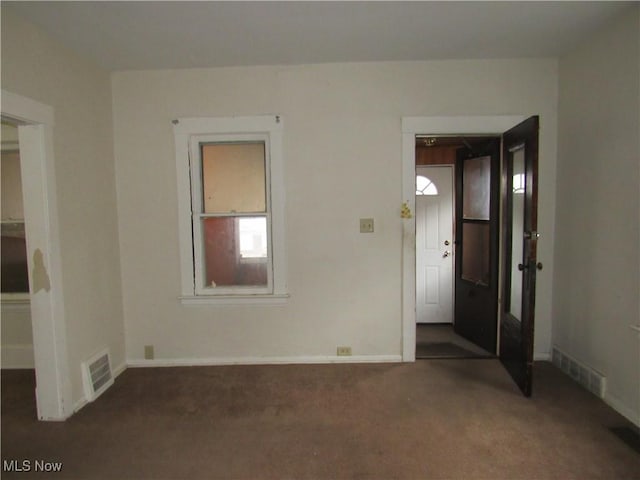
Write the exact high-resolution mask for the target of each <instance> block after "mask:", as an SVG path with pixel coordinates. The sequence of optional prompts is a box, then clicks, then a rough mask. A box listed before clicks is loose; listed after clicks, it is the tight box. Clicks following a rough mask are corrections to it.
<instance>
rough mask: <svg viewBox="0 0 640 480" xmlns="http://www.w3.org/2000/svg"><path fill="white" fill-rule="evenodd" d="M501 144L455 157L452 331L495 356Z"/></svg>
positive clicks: (489, 142)
mask: <svg viewBox="0 0 640 480" xmlns="http://www.w3.org/2000/svg"><path fill="white" fill-rule="evenodd" d="M499 182H500V139H499V138H491V139H487V141H486V142H484V143H482V144H479V145H474V146H473V147H471V146H470V147H465V148H461V149H459V150H458V151H457V156H456V232H455V238H456V240H455V247H456V250H455V251H456V255H455V304H454V305H455V313H454V330H455V332H456V333H458V334H459V335H461V336H463V337H465V338H466V339H468V340H470V341H471V342H473V343H475V344H476V345H478V346H480V347H482V348H484V349H485V350H486V351H487V352H489V353H493V354H495V353H497V352H496V337H497V319H498V305H497V298H498V268H499V266H498V262H499V255H498V244H499V201H500V183H499Z"/></svg>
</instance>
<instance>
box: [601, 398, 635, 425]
mask: <svg viewBox="0 0 640 480" xmlns="http://www.w3.org/2000/svg"><path fill="white" fill-rule="evenodd" d="M604 401H605V403H606V404H607V405H609V406H610V407H611V408H613V409H614V410H615V411H616V412H618V413H619V414H620V415H622V416H623V417H625V418H626V419H627V420H629V421H630V422H631V423H633V424H634V425H635V426H636V427H639V428H640V411H638V410H635V411H634V410H632V409H631V408H629V407H628V406H626V405H624V404H623V403H622V402H621V401H620V399H618V398H617V397H615V396H613V395H611V394H610V393H609V392H607V393H606V394H605V396H604Z"/></svg>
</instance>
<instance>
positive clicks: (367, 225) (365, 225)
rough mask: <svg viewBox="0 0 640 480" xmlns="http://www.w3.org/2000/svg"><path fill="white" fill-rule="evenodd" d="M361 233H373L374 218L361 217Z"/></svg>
mask: <svg viewBox="0 0 640 480" xmlns="http://www.w3.org/2000/svg"><path fill="white" fill-rule="evenodd" d="M360 233H373V218H361V219H360Z"/></svg>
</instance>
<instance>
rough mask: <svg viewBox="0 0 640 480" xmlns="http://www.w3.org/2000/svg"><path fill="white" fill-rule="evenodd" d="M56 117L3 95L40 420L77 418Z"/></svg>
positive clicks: (49, 110) (40, 106)
mask: <svg viewBox="0 0 640 480" xmlns="http://www.w3.org/2000/svg"><path fill="white" fill-rule="evenodd" d="M53 113H54V112H53V108H51V107H50V106H48V105H44V104H41V103H39V102H36V101H34V100H31V99H29V98H26V97H22V96H20V95H16V94H14V93H12V92H8V91H6V90H2V115H3V116H4V117H7V118H9V119H11V120H14V121H16V122H17V123H18V124H19V126H18V136H19V143H20V168H21V171H22V183H23V186H22V190H23V197H24V198H23V203H24V214H25V230H26V239H27V264H28V268H29V286H30V290H31V292H30V303H31V325H32V329H33V347H34V357H35V359H34V360H35V370H36V392H35V393H36V404H37V410H38V418H39V419H40V420H64V419H66V418H67V417H69V416H70V415H71V414H72V413H73V411H72V407H73V404H72V392H71V382H70V378H69V360H68V354H67V343H66V340H67V338H66V328H65V321H64V296H63V290H62V266H61V263H62V260H61V253H60V236H59V230H58V212H57V195H56V178H55V172H54V164H53V162H54V155H53V152H54V150H53V124H54V115H53Z"/></svg>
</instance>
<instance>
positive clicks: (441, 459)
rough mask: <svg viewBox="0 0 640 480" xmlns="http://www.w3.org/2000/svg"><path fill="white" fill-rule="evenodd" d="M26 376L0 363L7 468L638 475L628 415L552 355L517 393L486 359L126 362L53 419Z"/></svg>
mask: <svg viewBox="0 0 640 480" xmlns="http://www.w3.org/2000/svg"><path fill="white" fill-rule="evenodd" d="M33 389H34V377H33V372H32V371H5V370H3V371H2V460H3V469H4V470H5V471H4V472H3V474H2V478H3V479H10V478H20V479H26V478H54V479H57V478H59V479H62V478H71V479H94V478H95V479H447V478H450V479H590V478H601V479H639V478H640V454H638V453H637V452H636V451H635V450H634V449H633V448H631V447H630V446H629V445H627V444H626V443H625V442H623V441H622V440H621V439H620V438H619V437H618V436H617V435H615V434H614V433H612V430H611V429H612V428H620V427H625V426H628V425H629V424H628V422H626V420H625V419H624V418H623V417H621V416H620V415H618V414H617V413H616V412H615V411H613V410H612V409H611V408H609V407H608V406H607V405H605V404H604V403H603V402H602V401H600V400H599V399H597V398H596V397H594V396H593V395H591V394H590V393H588V392H587V391H585V390H583V389H582V388H581V387H580V386H578V385H577V384H576V383H574V382H573V381H572V380H570V379H569V378H568V377H566V376H565V375H564V374H563V373H562V372H560V371H559V370H557V369H556V368H555V367H553V366H552V365H551V364H549V363H538V364H536V366H535V369H534V394H533V397H532V398H529V399H527V398H524V397H522V396H521V394H520V392H519V390H518V389H517V388H516V387H515V385H514V384H513V383H512V382H511V379H510V377H509V376H508V375H507V373H506V372H505V371H504V369H503V368H502V366H501V365H500V363H499V362H498V361H497V360H493V359H492V360H426V361H420V362H415V363H407V364H363V365H355V364H348V365H347V364H334V365H278V366H224V367H189V368H145V369H128V370H126V371H125V372H124V373H123V374H122V375H120V377H119V378H117V380H116V382H115V385H113V386H112V387H111V388H110V389H109V390H107V391H106V392H105V393H104V394H103V395H102V396H101V397H100V398H99V399H97V400H96V401H95V402H93V403H91V404H89V405H87V406H86V407H84V408H83V409H82V410H80V411H79V412H78V413H77V414H75V415H73V416H72V417H71V418H70V419H68V420H67V421H66V422H59V423H58V422H38V421H37V420H36V419H35V415H36V414H35V401H34V396H33ZM11 460H17V461H19V462H22V461H23V460H27V461H29V462H30V465H31V467H32V469H31V471H30V472H23V473H16V472H9V471H7V466H8V465H9V464H8V463H7V462H10V461H11ZM36 460H38V461H46V462H62V470H61V471H60V472H58V473H48V474H42V473H39V472H35V471H34V466H35V461H36Z"/></svg>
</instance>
